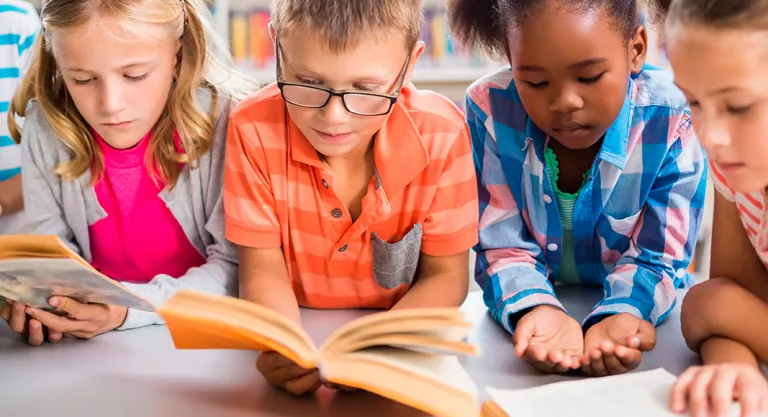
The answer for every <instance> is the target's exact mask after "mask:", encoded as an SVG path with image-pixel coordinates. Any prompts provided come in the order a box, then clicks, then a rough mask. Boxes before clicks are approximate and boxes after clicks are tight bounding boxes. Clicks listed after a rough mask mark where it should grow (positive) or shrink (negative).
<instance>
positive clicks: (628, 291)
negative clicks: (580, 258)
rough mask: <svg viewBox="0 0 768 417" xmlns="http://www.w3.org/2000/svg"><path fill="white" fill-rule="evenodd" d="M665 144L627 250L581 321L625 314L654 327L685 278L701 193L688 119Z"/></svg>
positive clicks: (699, 159)
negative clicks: (661, 162) (660, 163)
mask: <svg viewBox="0 0 768 417" xmlns="http://www.w3.org/2000/svg"><path fill="white" fill-rule="evenodd" d="M678 132H680V134H679V135H678V139H677V140H676V141H675V143H674V144H673V145H672V146H671V147H670V148H669V150H668V152H667V154H666V156H665V161H664V163H663V165H662V168H661V170H660V171H659V173H658V175H657V176H656V179H655V181H654V184H653V187H652V189H651V191H650V193H649V195H648V198H647V200H646V203H645V207H644V209H643V211H642V214H641V216H640V218H639V219H638V221H637V223H636V225H635V229H634V231H633V232H632V233H633V236H632V239H631V242H630V247H629V249H628V250H627V251H626V252H625V253H624V254H623V255H622V257H621V259H619V261H618V262H617V263H616V269H615V270H614V271H613V273H611V274H610V275H609V276H608V277H607V278H606V280H605V282H604V289H605V297H604V298H603V299H602V300H601V301H600V302H598V303H597V305H596V306H595V308H594V309H593V311H592V313H591V314H590V315H589V316H588V317H587V319H586V320H585V322H584V326H585V327H589V326H590V325H592V324H594V323H596V322H598V321H599V320H600V319H601V318H604V317H606V316H609V315H614V314H619V313H630V314H632V315H634V316H636V317H638V318H642V319H644V320H646V321H648V322H650V323H651V324H653V325H654V326H656V325H659V324H661V323H662V322H663V321H664V320H665V319H666V318H667V316H668V315H669V313H670V312H671V311H672V309H673V308H674V307H675V304H676V288H678V287H680V284H681V283H682V282H684V280H685V278H686V277H687V272H686V269H687V268H688V265H689V264H690V262H691V257H692V255H693V249H694V247H695V246H696V238H697V235H698V231H699V226H700V224H701V217H702V215H703V210H704V196H705V193H706V180H707V169H706V157H705V155H704V151H703V150H702V148H701V146H700V145H699V142H698V140H697V139H696V136H695V134H694V132H693V128H692V127H691V123H690V116H689V117H686V118H685V120H684V121H683V122H682V127H681V128H680V129H679V130H678Z"/></svg>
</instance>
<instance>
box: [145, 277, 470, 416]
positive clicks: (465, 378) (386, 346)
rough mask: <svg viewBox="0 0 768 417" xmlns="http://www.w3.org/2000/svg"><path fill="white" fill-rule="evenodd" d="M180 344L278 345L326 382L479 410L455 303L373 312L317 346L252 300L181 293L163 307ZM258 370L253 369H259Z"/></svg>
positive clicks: (454, 410)
mask: <svg viewBox="0 0 768 417" xmlns="http://www.w3.org/2000/svg"><path fill="white" fill-rule="evenodd" d="M158 313H159V314H160V315H161V316H162V317H163V319H164V320H165V322H166V324H167V326H168V329H169V331H170V332H171V336H172V337H173V341H174V344H175V345H176V347H177V348H179V349H241V350H242V349H244V350H253V351H276V352H279V353H280V354H282V355H283V356H285V357H287V358H289V359H291V360H292V361H294V362H295V363H296V364H298V365H299V366H301V367H304V368H307V369H312V368H317V369H319V371H320V374H321V375H322V376H323V378H324V379H325V380H328V381H331V382H334V383H337V384H341V385H347V386H352V387H356V388H361V389H364V390H367V391H370V392H373V393H376V394H378V395H381V396H384V397H387V398H390V399H392V400H395V401H398V402H401V403H403V404H406V405H409V406H411V407H414V408H416V409H419V410H422V411H424V412H427V413H430V414H432V415H436V416H442V417H466V416H468V415H474V416H476V415H478V412H479V404H478V401H477V390H476V387H475V385H474V383H473V382H472V380H471V378H470V377H469V375H468V374H467V373H466V371H465V370H464V368H463V366H462V365H461V363H460V362H459V360H458V355H476V354H477V353H478V350H477V347H476V346H474V345H472V344H470V343H468V342H466V340H465V338H466V336H467V334H468V332H469V330H470V329H471V324H470V323H468V322H467V321H466V320H465V319H464V317H463V315H462V314H461V313H460V312H459V311H458V309H450V308H433V309H413V310H397V311H388V312H380V313H374V314H370V315H367V316H364V317H362V318H359V319H356V320H353V321H351V322H349V323H347V324H346V325H344V326H342V327H341V328H339V329H337V330H336V331H335V332H333V333H332V334H331V335H330V336H329V337H328V338H327V339H326V340H325V341H324V342H323V343H322V344H321V345H320V346H319V347H318V346H315V344H314V342H313V341H312V339H311V338H310V337H309V335H308V334H307V333H305V332H304V330H303V329H301V328H300V327H299V326H298V325H297V324H295V323H293V322H292V321H290V320H288V319H287V318H285V317H283V316H281V315H280V314H278V313H276V312H274V311H272V310H269V309H267V308H265V307H262V306H259V305H256V304H254V303H251V302H248V301H245V300H240V299H236V298H232V297H225V296H217V295H209V294H200V293H195V292H190V291H181V292H179V293H178V294H176V295H174V296H173V297H172V298H171V299H170V300H169V301H168V302H167V303H166V304H165V305H163V306H162V307H160V308H159V309H158ZM254 372H255V369H254Z"/></svg>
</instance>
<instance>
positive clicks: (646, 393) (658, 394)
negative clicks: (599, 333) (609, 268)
mask: <svg viewBox="0 0 768 417" xmlns="http://www.w3.org/2000/svg"><path fill="white" fill-rule="evenodd" d="M675 379H676V377H675V376H674V375H672V374H671V373H669V372H667V371H666V370H664V369H661V368H659V369H656V370H653V371H647V372H635V373H630V374H626V375H617V376H609V377H604V378H588V379H582V380H578V381H566V382H558V383H554V384H550V385H544V386H540V387H536V388H530V389H523V390H498V389H493V388H488V394H489V395H490V397H491V398H492V399H493V401H494V402H495V403H496V404H497V405H498V406H499V407H501V409H502V410H504V412H505V413H506V414H507V415H508V416H509V417H562V416H568V417H617V416H621V417H651V416H652V417H680V414H676V413H674V412H673V411H672V409H671V408H670V405H669V404H670V403H669V401H670V392H671V389H672V384H674V382H675ZM729 416H732V417H738V416H739V408H738V406H737V405H734V407H733V409H732V410H731V413H730V414H729Z"/></svg>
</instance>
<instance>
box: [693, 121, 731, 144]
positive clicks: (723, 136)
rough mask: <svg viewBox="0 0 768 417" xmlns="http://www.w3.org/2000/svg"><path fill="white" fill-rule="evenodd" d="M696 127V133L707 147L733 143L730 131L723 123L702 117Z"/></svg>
mask: <svg viewBox="0 0 768 417" xmlns="http://www.w3.org/2000/svg"><path fill="white" fill-rule="evenodd" d="M695 127H696V135H697V136H698V137H699V141H700V142H701V144H702V145H704V147H705V148H707V149H713V148H718V147H724V146H730V145H731V135H730V132H728V129H726V128H725V126H723V125H722V124H721V123H718V122H717V121H715V120H707V119H704V118H701V117H700V118H699V122H698V123H696V126H695Z"/></svg>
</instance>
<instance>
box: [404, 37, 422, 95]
mask: <svg viewBox="0 0 768 417" xmlns="http://www.w3.org/2000/svg"><path fill="white" fill-rule="evenodd" d="M424 49H425V46H424V42H422V41H418V42H416V45H415V46H414V47H413V50H412V51H411V61H410V62H409V63H408V69H407V70H406V72H405V81H404V82H403V85H407V84H409V83H410V82H411V81H412V80H413V69H414V67H415V66H416V61H418V60H419V58H420V57H421V55H422V54H424Z"/></svg>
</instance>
